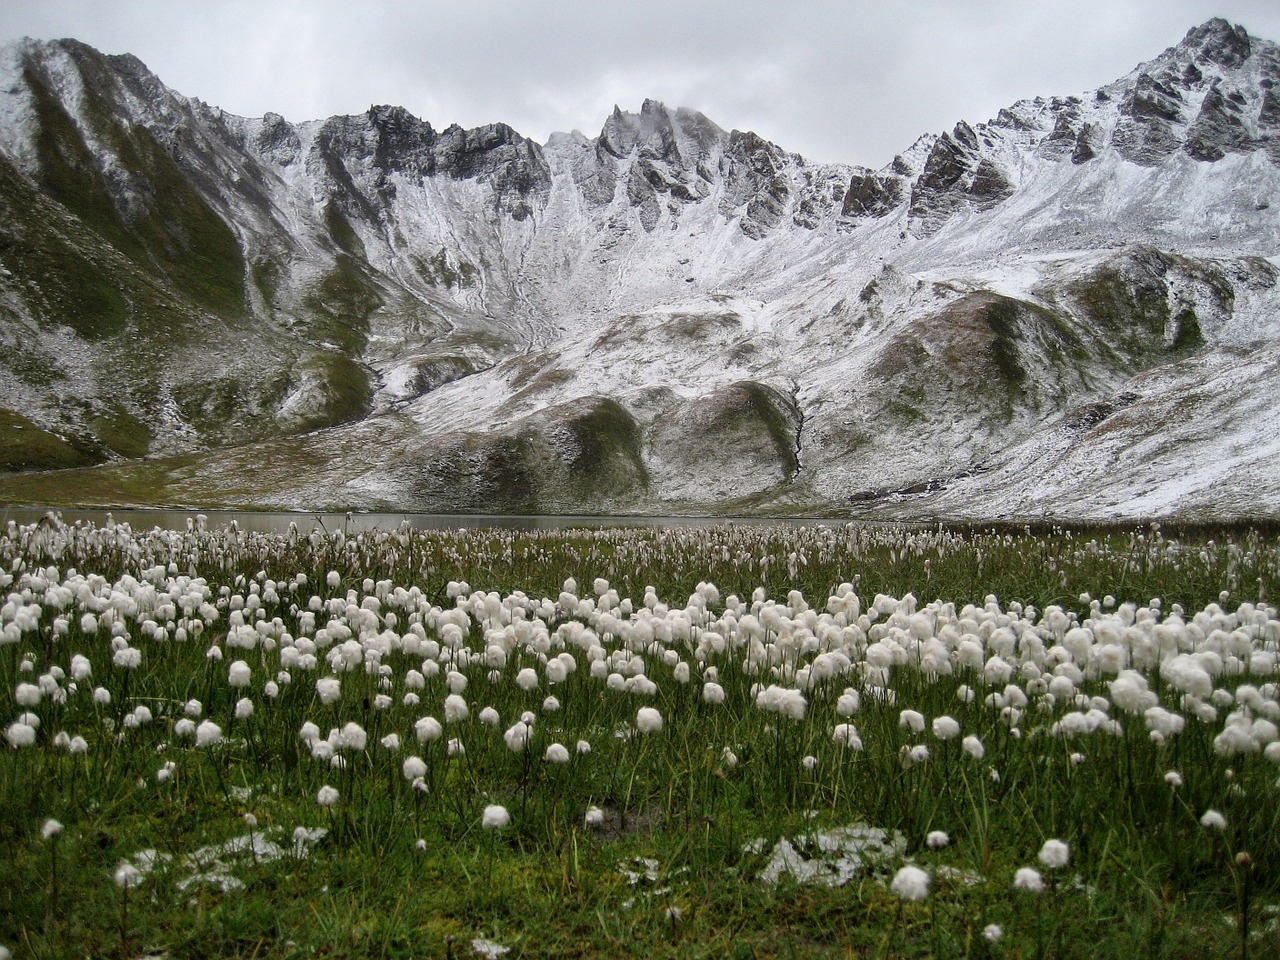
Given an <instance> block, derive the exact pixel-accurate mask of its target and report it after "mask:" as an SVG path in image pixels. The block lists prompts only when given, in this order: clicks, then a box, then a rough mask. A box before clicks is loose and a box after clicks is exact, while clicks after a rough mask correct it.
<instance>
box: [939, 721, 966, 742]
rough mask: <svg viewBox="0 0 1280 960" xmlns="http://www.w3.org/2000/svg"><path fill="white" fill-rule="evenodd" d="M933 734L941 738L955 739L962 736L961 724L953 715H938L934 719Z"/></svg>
mask: <svg viewBox="0 0 1280 960" xmlns="http://www.w3.org/2000/svg"><path fill="white" fill-rule="evenodd" d="M933 735H934V736H935V737H937V738H938V739H939V740H954V739H955V738H956V737H958V736H960V724H959V722H958V721H957V720H955V718H953V717H937V718H935V719H934V721H933Z"/></svg>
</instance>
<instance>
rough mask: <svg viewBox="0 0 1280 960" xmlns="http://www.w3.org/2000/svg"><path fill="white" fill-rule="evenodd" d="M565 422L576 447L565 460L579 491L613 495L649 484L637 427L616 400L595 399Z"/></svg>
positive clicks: (588, 494)
mask: <svg viewBox="0 0 1280 960" xmlns="http://www.w3.org/2000/svg"><path fill="white" fill-rule="evenodd" d="M565 426H567V427H568V429H569V432H570V433H571V434H572V435H573V439H574V445H575V450H576V452H575V453H574V455H573V456H572V457H571V458H570V460H569V464H568V466H569V477H570V480H571V482H572V483H573V484H574V485H576V486H577V487H578V488H579V490H580V495H582V496H584V497H587V498H589V499H590V498H592V497H593V495H595V496H599V495H604V496H616V495H618V494H622V493H625V492H628V491H630V490H633V489H634V488H635V487H636V486H637V485H639V486H641V487H647V486H648V485H649V473H648V471H647V470H646V469H645V466H644V461H643V460H642V459H641V456H640V427H639V425H638V424H637V423H636V421H635V419H634V418H633V417H632V416H631V414H629V413H628V412H627V411H626V409H624V408H623V406H622V405H621V404H620V403H618V402H617V401H616V400H613V399H611V398H601V399H598V400H596V401H595V403H594V404H593V406H592V407H591V409H590V410H589V411H588V412H586V413H584V414H581V415H579V416H575V417H571V418H570V419H569V420H568V421H566V423H565Z"/></svg>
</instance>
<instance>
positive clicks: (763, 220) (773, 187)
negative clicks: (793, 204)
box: [720, 130, 791, 240]
mask: <svg viewBox="0 0 1280 960" xmlns="http://www.w3.org/2000/svg"><path fill="white" fill-rule="evenodd" d="M786 160H787V156H786V154H785V153H784V152H783V151H782V149H781V148H780V147H778V146H776V145H774V144H772V143H770V142H769V141H767V140H765V139H763V138H762V137H760V136H757V135H756V134H754V133H750V132H747V133H743V132H742V131H739V130H734V131H733V132H732V133H730V134H729V142H728V144H727V145H726V146H725V152H724V156H723V158H722V159H721V161H720V166H721V174H722V176H723V178H724V188H725V196H724V199H723V200H722V201H721V204H720V212H721V213H723V214H724V215H725V216H727V217H732V216H735V215H736V216H739V217H740V219H739V226H740V227H741V228H742V232H743V233H745V234H746V235H747V236H749V237H751V238H752V239H753V240H758V239H760V238H761V237H763V236H764V235H765V234H767V233H768V232H769V231H770V230H772V229H773V228H774V227H776V226H777V225H778V224H779V223H781V222H782V217H783V215H784V214H785V213H786V209H787V201H788V199H789V198H790V195H791V187H790V184H789V183H788V182H787V176H786Z"/></svg>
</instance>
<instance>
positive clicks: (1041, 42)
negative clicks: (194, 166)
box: [0, 0, 1280, 167]
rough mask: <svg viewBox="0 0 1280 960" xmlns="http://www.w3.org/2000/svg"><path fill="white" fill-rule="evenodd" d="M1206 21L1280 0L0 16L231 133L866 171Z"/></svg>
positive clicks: (193, 6)
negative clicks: (661, 125)
mask: <svg viewBox="0 0 1280 960" xmlns="http://www.w3.org/2000/svg"><path fill="white" fill-rule="evenodd" d="M1213 16H1223V17H1226V18H1227V19H1229V20H1231V21H1232V22H1234V23H1240V24H1242V25H1244V26H1245V27H1246V28H1247V29H1248V30H1249V32H1250V33H1252V34H1253V35H1255V36H1260V37H1264V38H1267V39H1270V40H1276V41H1280V0H1218V2H1214V0H1207V2H1205V0H1062V2H1052V3H1050V2H1044V0H893V2H888V0H845V2H837V0H784V2H772V0H768V2H767V0H738V2H728V0H725V2H700V0H683V2H670V0H449V2H444V3H441V2H436V0H198V2H197V0H0V42H5V43H7V42H8V41H10V40H14V39H17V38H20V37H23V36H30V37H35V38H37V39H53V38H57V37H75V38H77V39H79V40H83V41H85V42H86V43H89V44H91V45H93V46H95V47H97V48H98V49H99V50H102V51H103V52H104V53H133V54H136V55H137V56H138V57H140V58H141V59H142V60H143V61H144V62H145V63H146V64H147V66H149V67H150V68H151V70H152V71H153V72H155V73H156V74H157V75H158V76H159V77H160V79H161V80H163V81H164V82H165V83H166V84H168V85H169V86H170V87H172V88H174V89H176V90H178V91H179V92H181V93H184V94H186V95H188V96H193V97H199V98H200V99H202V100H204V101H206V102H207V103H211V104H213V105H215V106H219V107H222V108H223V109H225V110H227V111H228V112H230V113H235V114H239V115H241V116H249V117H257V116H261V115H262V114H264V113H266V112H267V111H275V112H277V113H281V114H283V115H284V116H285V117H286V118H288V119H289V120H294V121H298V120H308V119H316V118H322V117H327V116H332V115H334V114H342V113H359V112H362V111H364V110H365V109H367V108H368V107H369V106H370V105H371V104H375V103H391V104H398V105H401V106H404V107H406V108H408V109H409V111H410V112H412V113H414V114H416V115H417V116H419V117H421V118H423V119H425V120H427V121H429V122H430V123H431V124H432V125H433V126H434V127H436V128H437V129H441V128H443V127H446V126H448V125H449V124H450V123H455V122H456V123H460V124H462V125H463V126H466V127H472V126H478V125H480V124H483V123H490V122H495V121H503V122H505V123H509V124H510V125H511V126H513V127H515V128H516V130H518V131H520V132H521V133H523V134H525V135H526V136H529V137H532V138H534V139H536V140H539V141H545V140H546V138H547V136H548V134H550V133H551V132H553V131H556V130H573V129H579V130H581V131H583V132H584V133H586V134H588V135H594V134H596V133H598V132H599V130H600V127H601V125H602V124H603V122H604V119H605V117H606V116H607V114H608V112H609V111H610V110H612V108H613V105H614V104H615V103H616V104H618V105H619V106H621V107H622V108H623V109H624V110H632V111H638V110H639V109H640V105H641V104H642V103H643V102H644V99H645V98H646V97H653V98H656V99H659V100H662V101H664V102H666V103H667V104H668V105H669V106H672V107H674V106H687V107H692V108H694V109H696V110H701V111H702V112H703V113H705V114H706V115H707V116H708V117H710V118H711V119H712V120H713V121H715V122H716V123H718V124H719V125H720V126H722V127H724V128H726V129H731V128H734V127H737V128H739V129H743V130H754V131H755V132H757V133H759V134H760V135H761V136H763V137H765V138H766V139H769V140H772V141H774V142H775V143H778V144H779V145H781V146H782V147H784V148H786V149H787V150H792V151H795V152H798V153H801V154H804V155H805V156H806V157H809V158H811V159H814V160H820V161H845V162H850V163H863V164H866V165H868V166H872V167H880V166H883V165H884V164H885V163H887V162H889V160H891V159H892V157H893V155H894V154H895V153H897V152H899V151H901V150H904V149H905V148H906V147H908V146H910V145H911V143H912V142H913V141H914V140H915V139H916V137H917V136H919V135H920V134H923V133H938V132H941V131H942V130H945V129H950V128H951V127H952V126H954V124H955V122H956V121H957V120H961V119H964V120H968V121H970V122H979V121H982V120H987V119H990V118H991V117H993V116H995V114H996V112H997V111H998V110H999V109H1000V107H1002V106H1007V105H1008V104H1010V103H1012V102H1014V101H1015V100H1018V99H1021V98H1023V97H1034V96H1040V95H1044V96H1055V95H1062V96H1066V95H1071V94H1079V93H1082V92H1084V91H1086V90H1089V89H1092V88H1094V87H1098V86H1101V85H1102V84H1104V83H1108V82H1110V81H1111V80H1114V79H1116V78H1117V77H1120V76H1123V75H1124V74H1126V73H1128V72H1129V70H1130V69H1132V68H1133V67H1135V66H1136V65H1137V64H1138V63H1139V62H1141V61H1143V60H1149V59H1151V58H1152V57H1155V56H1156V55H1157V54H1159V53H1160V52H1161V51H1162V50H1164V49H1165V48H1166V47H1168V46H1171V45H1173V44H1175V43H1177V42H1178V41H1179V40H1180V39H1181V38H1182V36H1183V34H1184V33H1186V31H1187V30H1188V29H1190V28H1191V27H1193V26H1197V25H1198V24H1200V23H1203V22H1204V21H1205V20H1207V19H1209V18H1210V17H1213Z"/></svg>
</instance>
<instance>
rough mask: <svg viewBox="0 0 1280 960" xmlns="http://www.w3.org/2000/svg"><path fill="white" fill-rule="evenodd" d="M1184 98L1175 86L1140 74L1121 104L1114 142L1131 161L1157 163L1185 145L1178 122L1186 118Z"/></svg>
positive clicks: (1142, 163) (1147, 163)
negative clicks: (1183, 117)
mask: <svg viewBox="0 0 1280 960" xmlns="http://www.w3.org/2000/svg"><path fill="white" fill-rule="evenodd" d="M1181 99H1182V96H1181V94H1179V93H1178V92H1177V91H1176V90H1175V89H1173V88H1172V87H1169V86H1166V85H1165V84H1163V83H1161V82H1160V81H1159V80H1156V79H1154V78H1152V77H1150V76H1148V75H1146V74H1143V75H1142V76H1140V77H1139V78H1138V81H1137V83H1135V84H1134V85H1133V87H1132V89H1130V91H1129V93H1128V94H1127V95H1126V96H1125V98H1124V100H1123V101H1122V102H1121V104H1120V119H1119V122H1118V123H1117V124H1116V127H1115V130H1113V131H1112V134H1111V142H1112V144H1113V145H1114V146H1115V148H1116V149H1117V150H1118V151H1119V152H1120V155H1121V156H1122V157H1124V158H1125V159H1126V160H1128V161H1130V162H1131V163H1137V164H1141V165H1142V166H1155V165H1156V164H1158V163H1160V161H1162V160H1164V159H1165V157H1167V156H1169V155H1170V154H1171V153H1173V152H1174V151H1175V150H1177V149H1178V147H1179V146H1181V140H1180V139H1179V137H1178V135H1177V132H1176V130H1175V124H1177V123H1179V122H1180V121H1181V119H1182V112H1181V107H1180V103H1179V102H1180V101H1181Z"/></svg>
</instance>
